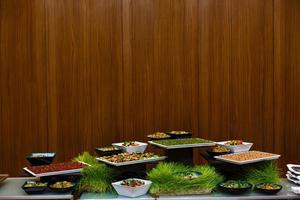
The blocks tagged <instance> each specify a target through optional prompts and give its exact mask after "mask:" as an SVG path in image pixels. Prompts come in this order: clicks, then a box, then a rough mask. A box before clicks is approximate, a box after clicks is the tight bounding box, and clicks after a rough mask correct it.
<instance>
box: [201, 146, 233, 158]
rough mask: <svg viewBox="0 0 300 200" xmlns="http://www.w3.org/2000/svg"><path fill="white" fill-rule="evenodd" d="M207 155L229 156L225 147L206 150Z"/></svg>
mask: <svg viewBox="0 0 300 200" xmlns="http://www.w3.org/2000/svg"><path fill="white" fill-rule="evenodd" d="M207 153H208V154H209V155H211V156H219V155H224V154H229V153H230V149H229V148H227V147H223V146H219V145H217V146H215V147H212V148H210V149H209V150H207Z"/></svg>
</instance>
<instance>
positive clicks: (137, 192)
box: [112, 178, 152, 198]
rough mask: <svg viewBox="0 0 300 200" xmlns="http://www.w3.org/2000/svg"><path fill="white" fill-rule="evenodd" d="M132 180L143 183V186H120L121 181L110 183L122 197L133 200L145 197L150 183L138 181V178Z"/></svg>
mask: <svg viewBox="0 0 300 200" xmlns="http://www.w3.org/2000/svg"><path fill="white" fill-rule="evenodd" d="M134 179H135V180H139V181H143V182H145V185H142V186H137V187H130V186H125V185H121V183H122V181H118V182H114V183H112V186H113V187H114V188H115V190H116V191H117V193H118V194H119V195H122V196H126V197H132V198H133V197H138V196H142V195H145V194H146V193H147V192H148V190H149V189H150V187H151V184H152V182H151V181H148V180H142V179H138V178H134Z"/></svg>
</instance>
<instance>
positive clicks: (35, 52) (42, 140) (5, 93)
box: [0, 0, 47, 175]
mask: <svg viewBox="0 0 300 200" xmlns="http://www.w3.org/2000/svg"><path fill="white" fill-rule="evenodd" d="M44 20H45V18H44V1H43V0H1V1H0V141H1V144H0V157H1V162H0V173H10V174H11V175H17V174H19V173H20V172H21V169H22V167H24V165H25V164H27V162H26V155H27V154H29V153H30V152H32V151H47V98H46V97H47V93H46V47H45V40H44V39H45V37H44V36H45V26H44Z"/></svg>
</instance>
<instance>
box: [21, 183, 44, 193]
mask: <svg viewBox="0 0 300 200" xmlns="http://www.w3.org/2000/svg"><path fill="white" fill-rule="evenodd" d="M28 184H45V185H44V186H29V187H26V185H28ZM47 186H48V184H47V183H43V182H40V181H26V182H25V183H24V184H23V186H22V189H23V190H24V191H25V192H26V193H27V194H41V193H43V192H45V190H46V189H47V188H48V187H47Z"/></svg>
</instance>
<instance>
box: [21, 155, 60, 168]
mask: <svg viewBox="0 0 300 200" xmlns="http://www.w3.org/2000/svg"><path fill="white" fill-rule="evenodd" d="M26 158H27V160H28V162H29V163H30V164H31V165H32V166H38V165H49V164H51V163H52V161H53V159H54V158H55V153H53V152H50V153H31V154H29V155H28V156H27V157H26Z"/></svg>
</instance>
